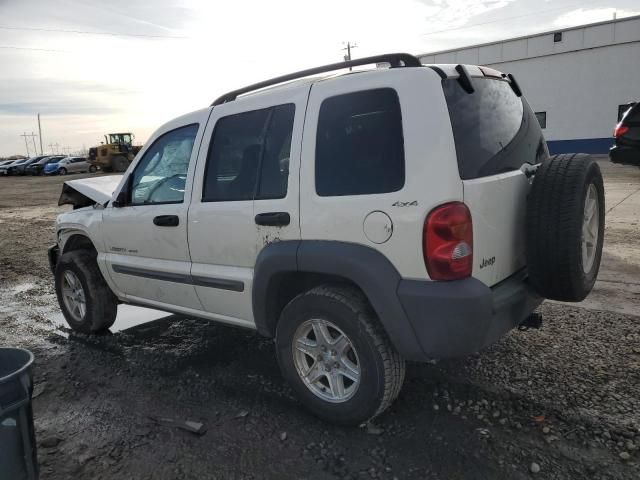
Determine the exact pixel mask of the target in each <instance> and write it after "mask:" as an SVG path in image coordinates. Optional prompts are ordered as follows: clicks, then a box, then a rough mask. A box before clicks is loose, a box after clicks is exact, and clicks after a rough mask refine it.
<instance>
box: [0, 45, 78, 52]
mask: <svg viewBox="0 0 640 480" xmlns="http://www.w3.org/2000/svg"><path fill="white" fill-rule="evenodd" d="M0 48H5V49H9V50H35V51H37V52H68V51H69V50H51V49H48V48H31V47H15V46H13V45H0Z"/></svg>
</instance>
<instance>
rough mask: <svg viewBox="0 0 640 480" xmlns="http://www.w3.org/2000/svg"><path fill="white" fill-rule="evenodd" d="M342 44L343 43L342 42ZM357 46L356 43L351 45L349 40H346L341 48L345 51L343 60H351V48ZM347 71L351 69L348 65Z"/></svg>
mask: <svg viewBox="0 0 640 480" xmlns="http://www.w3.org/2000/svg"><path fill="white" fill-rule="evenodd" d="M342 44H343V45H344V42H343V43H342ZM357 47H358V45H356V44H355V43H354V44H353V45H352V44H351V42H347V46H346V47H344V48H343V49H342V50H346V51H347V54H346V55H345V56H344V61H345V62H348V61H350V60H351V49H352V48H357ZM349 71H351V67H349Z"/></svg>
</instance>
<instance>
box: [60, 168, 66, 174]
mask: <svg viewBox="0 0 640 480" xmlns="http://www.w3.org/2000/svg"><path fill="white" fill-rule="evenodd" d="M66 174H67V169H66V168H61V169H60V170H58V175H66Z"/></svg>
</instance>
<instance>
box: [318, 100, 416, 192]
mask: <svg viewBox="0 0 640 480" xmlns="http://www.w3.org/2000/svg"><path fill="white" fill-rule="evenodd" d="M315 173H316V192H317V193H318V195H320V196H323V197H326V196H341V195H366V194H374V193H388V192H395V191H398V190H400V189H401V188H402V187H403V185H404V180H405V166H404V140H403V136H402V114H401V112H400V102H399V100H398V94H397V93H396V91H395V90H394V89H392V88H380V89H375V90H366V91H361V92H355V93H348V94H345V95H338V96H335V97H331V98H328V99H326V100H324V101H323V102H322V105H321V106H320V114H319V118H318V132H317V137H316V165H315Z"/></svg>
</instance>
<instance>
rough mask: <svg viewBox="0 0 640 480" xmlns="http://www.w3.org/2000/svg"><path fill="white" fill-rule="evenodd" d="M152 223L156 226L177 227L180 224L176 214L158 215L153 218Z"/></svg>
mask: <svg viewBox="0 0 640 480" xmlns="http://www.w3.org/2000/svg"><path fill="white" fill-rule="evenodd" d="M153 224H154V225H157V226H158V227H177V226H178V225H180V217H178V216H177V215H158V216H157V217H154V218H153Z"/></svg>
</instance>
